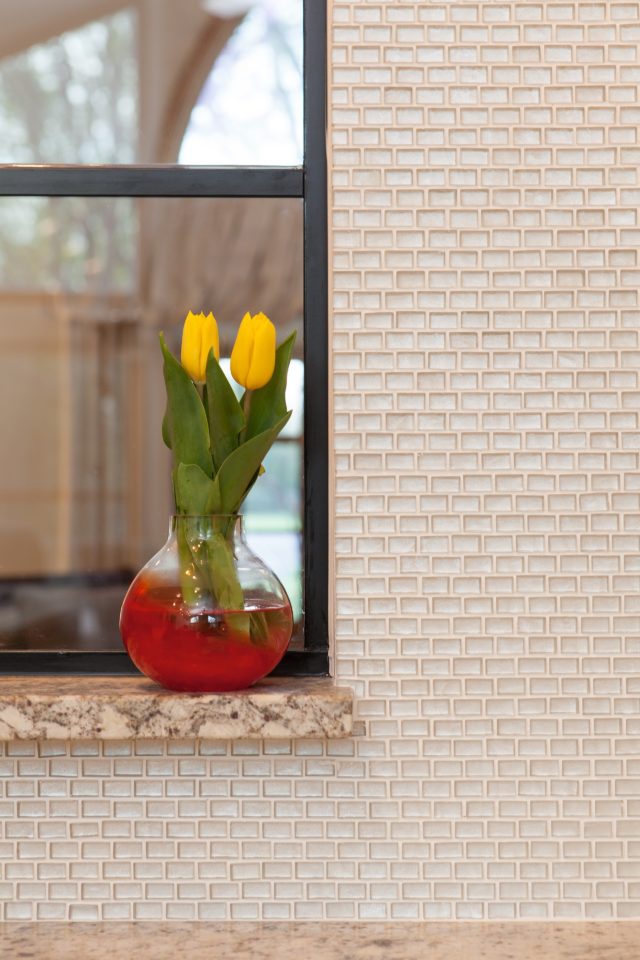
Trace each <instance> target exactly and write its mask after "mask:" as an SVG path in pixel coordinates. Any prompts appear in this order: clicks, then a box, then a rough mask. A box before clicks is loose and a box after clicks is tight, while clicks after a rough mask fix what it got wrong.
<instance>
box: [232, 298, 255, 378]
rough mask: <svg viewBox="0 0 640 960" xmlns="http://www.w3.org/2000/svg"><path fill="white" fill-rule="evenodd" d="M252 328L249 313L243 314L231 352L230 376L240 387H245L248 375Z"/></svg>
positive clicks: (252, 324) (251, 318) (251, 319)
mask: <svg viewBox="0 0 640 960" xmlns="http://www.w3.org/2000/svg"><path fill="white" fill-rule="evenodd" d="M253 327H254V323H253V317H252V316H251V314H250V313H245V315H244V317H243V318H242V323H241V324H240V326H239V328H238V334H237V336H236V342H235V343H234V345H233V350H232V351H231V376H232V377H233V379H234V380H235V381H236V383H239V384H240V386H241V387H246V386H247V383H246V381H247V374H248V373H249V365H250V362H251V352H252V348H253Z"/></svg>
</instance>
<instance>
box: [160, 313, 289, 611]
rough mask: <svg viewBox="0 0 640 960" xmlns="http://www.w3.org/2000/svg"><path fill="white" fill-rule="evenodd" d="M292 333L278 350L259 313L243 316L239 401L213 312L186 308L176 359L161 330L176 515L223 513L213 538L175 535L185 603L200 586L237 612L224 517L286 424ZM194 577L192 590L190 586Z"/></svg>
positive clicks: (165, 429) (234, 359)
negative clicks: (224, 365)
mask: <svg viewBox="0 0 640 960" xmlns="http://www.w3.org/2000/svg"><path fill="white" fill-rule="evenodd" d="M294 341H295V332H294V333H293V334H291V336H289V337H288V338H287V339H286V340H285V341H284V342H283V343H281V344H280V346H278V347H276V331H275V327H274V325H273V324H272V323H271V321H270V320H269V318H268V317H266V316H265V315H264V314H263V313H258V314H255V315H254V316H252V315H251V314H249V313H246V314H245V316H244V318H243V320H242V323H241V324H240V327H239V329H238V334H237V337H236V341H235V345H234V347H233V351H232V353H231V374H232V376H233V378H234V380H235V381H236V382H237V383H238V384H240V386H242V387H244V393H243V395H242V396H241V398H240V399H238V398H237V397H236V394H235V392H234V389H233V387H232V386H231V383H230V382H229V380H228V379H227V377H226V376H225V373H224V371H223V370H222V368H221V366H220V364H219V360H220V347H219V336H218V327H217V324H216V321H215V318H214V316H213V314H212V313H209V314H208V315H206V316H205V314H204V313H199V314H194V313H191V312H189V314H188V315H187V317H186V319H185V322H184V327H183V331H182V348H181V354H180V361H178V359H177V358H176V357H175V356H174V355H173V354H172V353H171V351H170V350H169V348H168V347H167V344H166V342H165V339H164V336H163V335H162V334H160V346H161V349H162V354H163V357H164V380H165V385H166V389H167V409H166V413H165V417H164V420H163V424H162V436H163V439H164V442H165V443H166V444H167V446H168V447H169V448H170V450H171V451H172V453H173V471H172V480H173V493H174V499H175V505H176V512H177V513H178V514H184V515H188V516H200V515H205V514H208V515H210V514H216V515H220V517H221V520H220V524H219V525H218V526H217V527H216V532H215V533H214V534H213V536H211V537H209V538H208V539H207V543H206V550H205V551H204V552H203V550H202V545H201V544H200V545H199V547H198V549H197V550H195V549H194V547H193V544H189V543H188V542H186V541H185V540H184V538H183V540H182V542H181V541H180V538H179V542H178V549H179V551H180V559H181V564H180V566H181V570H182V573H183V576H182V580H181V583H182V593H183V597H184V599H185V601H186V602H187V603H188V602H190V601H193V602H195V599H196V597H197V596H201V594H202V583H203V582H204V583H205V584H206V586H207V589H208V592H209V593H210V594H211V595H212V597H213V599H214V600H215V601H216V602H217V604H219V605H220V607H222V608H223V609H230V610H241V609H242V590H241V587H240V583H239V580H238V574H237V571H236V568H235V563H234V557H233V553H232V548H231V544H230V542H229V540H228V539H227V536H226V535H225V526H224V522H225V517H231V519H233V516H234V515H236V514H237V513H238V511H239V509H240V507H241V505H242V503H243V501H244V500H245V498H246V496H247V494H248V493H249V491H250V490H251V488H252V486H253V484H254V483H255V482H256V480H257V479H258V477H259V476H260V474H261V473H262V472H263V471H264V468H263V466H262V461H263V460H264V458H265V456H266V454H267V452H268V451H269V449H270V447H271V445H272V444H273V442H274V441H275V439H276V437H277V436H278V434H279V433H280V431H281V430H282V428H283V427H284V426H285V424H286V423H287V421H288V419H289V417H290V416H291V411H290V410H287V406H286V400H285V389H286V384H287V373H288V369H289V363H290V360H291V354H292V351H293V345H294ZM196 583H197V589H196V588H195V586H194V585H195V584H196Z"/></svg>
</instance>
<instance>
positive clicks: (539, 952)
mask: <svg viewBox="0 0 640 960" xmlns="http://www.w3.org/2000/svg"><path fill="white" fill-rule="evenodd" d="M639 943H640V923H635V922H633V923H622V922H618V923H575V922H574V923H545V922H538V923H520V922H517V921H516V922H513V923H489V922H486V923H467V922H459V923H436V922H434V923H402V922H397V923H367V922H361V923H314V922H308V923H279V924H273V923H262V924H259V923H219V924H218V923H194V924H189V923H173V924H169V923H151V922H149V923H96V924H88V923H24V924H17V923H5V924H2V925H0V956H3V957H7V958H9V957H11V958H12V960H13V958H18V957H19V958H20V960H120V958H124V960H129V958H130V957H135V960H175V958H176V957H178V956H183V957H185V960H212V958H215V960H273V958H274V957H277V958H278V960H298V958H299V957H300V956H307V957H310V958H312V960H459V958H460V957H464V960H541V958H544V960H587V958H588V960H634V958H635V957H637V956H638V955H639V953H640V947H639V946H638V944H639Z"/></svg>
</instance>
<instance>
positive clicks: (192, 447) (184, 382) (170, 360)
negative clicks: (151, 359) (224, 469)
mask: <svg viewBox="0 0 640 960" xmlns="http://www.w3.org/2000/svg"><path fill="white" fill-rule="evenodd" d="M160 347H161V348H162V355H163V357H164V371H163V372H164V382H165V385H166V388H167V412H166V421H167V425H166V431H165V430H163V434H164V433H166V435H167V437H168V438H169V440H170V441H171V442H170V444H167V445H168V446H170V447H171V449H172V450H173V459H174V463H175V466H176V468H177V467H178V466H179V465H180V464H181V463H192V464H196V465H197V466H198V467H200V469H201V470H203V472H204V473H206V475H207V476H208V477H212V476H213V463H212V461H211V453H210V451H209V425H208V423H207V415H206V413H205V411H204V407H203V405H202V400H201V399H200V395H199V393H198V391H197V390H196V387H195V384H194V383H193V381H192V379H191V377H190V376H189V374H188V373H187V371H186V370H185V369H184V367H183V366H182V364H180V363H178V361H177V360H176V358H175V357H174V355H173V354H172V353H171V351H170V350H169V348H168V347H167V344H166V343H165V340H164V337H163V335H162V334H160Z"/></svg>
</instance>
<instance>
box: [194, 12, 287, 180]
mask: <svg viewBox="0 0 640 960" xmlns="http://www.w3.org/2000/svg"><path fill="white" fill-rule="evenodd" d="M227 6H228V4H227ZM243 6H244V8H245V9H246V8H247V7H248V8H249V9H248V11H247V13H246V15H245V17H244V19H243V20H242V21H241V23H240V24H239V25H238V27H237V28H236V30H235V31H234V32H233V34H232V35H231V37H230V38H229V40H228V41H227V43H226V44H225V46H224V48H223V50H222V52H221V53H220V55H219V56H218V57H217V58H216V60H215V63H214V65H213V67H212V69H211V72H210V73H209V76H208V77H207V79H206V81H205V83H204V85H203V87H202V90H201V91H200V95H199V96H198V99H197V102H196V104H195V106H194V108H193V110H192V111H191V116H190V118H189V122H188V124H187V127H186V130H185V134H184V137H183V140H182V144H181V147H180V152H179V158H178V162H179V163H184V164H211V165H221V166H242V165H246V166H263V165H264V166H298V165H301V164H302V159H303V137H302V131H303V124H302V120H303V84H302V2H301V0H256V2H254V3H250V2H249V3H248V2H245V3H244V4H243ZM235 8H236V9H235V10H234V11H232V12H235V13H236V14H237V8H238V4H235ZM210 9H211V11H212V12H217V13H218V15H220V14H222V13H223V12H224V10H223V9H220V4H219V3H215V2H212V3H211V4H210Z"/></svg>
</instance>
